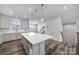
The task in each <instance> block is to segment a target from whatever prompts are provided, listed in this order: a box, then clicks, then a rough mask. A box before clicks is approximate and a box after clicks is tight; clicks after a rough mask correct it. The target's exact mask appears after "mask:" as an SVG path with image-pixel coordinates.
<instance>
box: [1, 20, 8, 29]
mask: <svg viewBox="0 0 79 59" xmlns="http://www.w3.org/2000/svg"><path fill="white" fill-rule="evenodd" d="M0 28H9V20H8V19H1V20H0Z"/></svg>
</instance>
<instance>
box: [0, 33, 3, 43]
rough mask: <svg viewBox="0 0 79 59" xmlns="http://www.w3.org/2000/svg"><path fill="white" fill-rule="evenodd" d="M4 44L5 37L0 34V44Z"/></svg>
mask: <svg viewBox="0 0 79 59" xmlns="http://www.w3.org/2000/svg"><path fill="white" fill-rule="evenodd" d="M2 42H3V35H2V34H0V44H1V43H2Z"/></svg>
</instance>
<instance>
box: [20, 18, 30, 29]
mask: <svg viewBox="0 0 79 59" xmlns="http://www.w3.org/2000/svg"><path fill="white" fill-rule="evenodd" d="M28 26H29V21H28V20H24V19H23V20H21V28H28Z"/></svg>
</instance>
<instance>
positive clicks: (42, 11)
mask: <svg viewBox="0 0 79 59" xmlns="http://www.w3.org/2000/svg"><path fill="white" fill-rule="evenodd" d="M43 6H44V4H41V7H42V9H41V15H42V17H41V22H44V21H45V19H44V15H43V14H44V10H43Z"/></svg>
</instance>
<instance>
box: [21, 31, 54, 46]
mask: <svg viewBox="0 0 79 59" xmlns="http://www.w3.org/2000/svg"><path fill="white" fill-rule="evenodd" d="M21 35H22V36H23V37H24V38H25V39H26V40H28V41H29V42H30V43H31V44H32V45H35V44H38V43H41V42H43V41H45V40H47V39H50V38H53V36H50V35H44V34H38V33H32V32H30V33H21Z"/></svg>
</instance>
